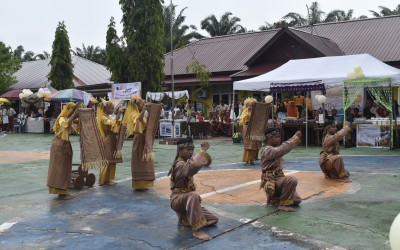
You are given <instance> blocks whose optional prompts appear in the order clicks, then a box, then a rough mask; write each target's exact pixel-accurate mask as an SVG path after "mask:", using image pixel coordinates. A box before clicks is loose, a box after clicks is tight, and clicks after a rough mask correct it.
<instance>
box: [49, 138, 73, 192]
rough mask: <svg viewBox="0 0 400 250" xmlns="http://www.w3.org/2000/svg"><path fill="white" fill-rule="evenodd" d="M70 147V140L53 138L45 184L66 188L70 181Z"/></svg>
mask: <svg viewBox="0 0 400 250" xmlns="http://www.w3.org/2000/svg"><path fill="white" fill-rule="evenodd" d="M71 170H72V147H71V142H70V141H64V140H61V139H59V138H55V139H54V140H53V142H52V143H51V148H50V162H49V171H48V173H47V186H49V187H53V188H58V189H68V186H69V183H70V181H71Z"/></svg>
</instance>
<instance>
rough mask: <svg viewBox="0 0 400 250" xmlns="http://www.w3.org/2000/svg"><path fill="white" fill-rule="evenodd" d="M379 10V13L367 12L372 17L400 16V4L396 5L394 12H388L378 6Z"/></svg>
mask: <svg viewBox="0 0 400 250" xmlns="http://www.w3.org/2000/svg"><path fill="white" fill-rule="evenodd" d="M379 9H381V10H380V11H379V12H376V11H373V10H370V11H369V12H371V13H372V15H373V16H374V17H382V16H394V15H400V4H398V5H397V6H396V8H395V9H394V10H390V9H389V8H388V7H385V6H379Z"/></svg>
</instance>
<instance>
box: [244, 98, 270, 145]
mask: <svg viewBox="0 0 400 250" xmlns="http://www.w3.org/2000/svg"><path fill="white" fill-rule="evenodd" d="M253 105H254V107H253V109H252V111H251V115H250V121H249V123H248V126H247V129H246V134H245V135H244V136H245V138H248V139H250V140H254V141H262V140H263V139H264V130H265V126H266V125H267V121H268V117H269V115H270V113H271V107H272V106H271V104H267V103H260V102H256V103H254V104H253Z"/></svg>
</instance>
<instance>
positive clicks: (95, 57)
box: [72, 44, 105, 65]
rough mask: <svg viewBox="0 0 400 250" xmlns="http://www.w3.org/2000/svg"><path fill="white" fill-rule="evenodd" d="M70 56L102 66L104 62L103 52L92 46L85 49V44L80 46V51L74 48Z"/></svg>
mask: <svg viewBox="0 0 400 250" xmlns="http://www.w3.org/2000/svg"><path fill="white" fill-rule="evenodd" d="M72 54H74V55H76V56H80V57H83V58H85V59H88V60H90V61H93V62H97V63H99V64H102V65H104V62H105V50H104V49H101V48H100V47H99V46H96V47H94V46H93V45H89V46H87V47H86V46H85V44H82V49H81V48H75V51H73V50H72Z"/></svg>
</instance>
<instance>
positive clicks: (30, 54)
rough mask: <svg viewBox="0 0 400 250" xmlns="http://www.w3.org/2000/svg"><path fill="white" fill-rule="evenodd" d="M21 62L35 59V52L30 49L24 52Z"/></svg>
mask: <svg viewBox="0 0 400 250" xmlns="http://www.w3.org/2000/svg"><path fill="white" fill-rule="evenodd" d="M22 61H23V62H29V61H35V53H33V52H32V51H27V52H25V54H24V56H23V57H22Z"/></svg>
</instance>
